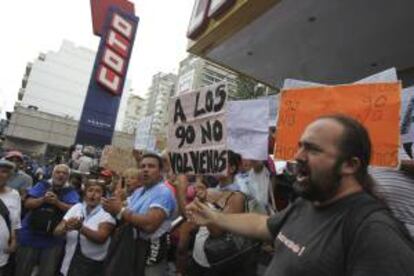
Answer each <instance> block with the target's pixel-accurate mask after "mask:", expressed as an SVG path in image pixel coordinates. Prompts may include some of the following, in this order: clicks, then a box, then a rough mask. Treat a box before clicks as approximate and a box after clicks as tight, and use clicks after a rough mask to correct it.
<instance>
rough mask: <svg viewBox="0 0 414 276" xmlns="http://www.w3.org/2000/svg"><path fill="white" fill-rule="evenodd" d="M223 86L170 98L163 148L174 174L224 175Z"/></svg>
mask: <svg viewBox="0 0 414 276" xmlns="http://www.w3.org/2000/svg"><path fill="white" fill-rule="evenodd" d="M226 105H227V85H226V84H225V83H219V84H216V85H213V86H209V87H205V88H201V89H199V90H197V91H194V92H190V93H185V94H181V95H179V96H176V97H173V98H171V99H170V103H169V109H168V110H169V121H168V141H167V148H168V152H169V157H170V161H171V167H172V169H173V170H174V172H175V173H189V174H215V175H220V174H221V175H222V174H226V172H227V124H226Z"/></svg>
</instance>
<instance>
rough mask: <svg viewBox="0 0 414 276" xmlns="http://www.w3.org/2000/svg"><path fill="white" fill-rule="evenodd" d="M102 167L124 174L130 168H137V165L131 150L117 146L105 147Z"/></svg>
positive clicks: (101, 162) (100, 164)
mask: <svg viewBox="0 0 414 276" xmlns="http://www.w3.org/2000/svg"><path fill="white" fill-rule="evenodd" d="M99 166H100V167H103V168H105V169H108V170H112V171H114V172H116V173H117V174H122V173H123V172H124V171H125V170H126V169H128V168H136V167H137V163H136V161H135V158H134V156H133V155H132V151H131V150H126V149H122V148H119V147H115V146H105V148H104V149H103V151H102V155H101V160H100V163H99Z"/></svg>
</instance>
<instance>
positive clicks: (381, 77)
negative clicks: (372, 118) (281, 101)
mask: <svg viewBox="0 0 414 276" xmlns="http://www.w3.org/2000/svg"><path fill="white" fill-rule="evenodd" d="M396 81H398V77H397V70H396V69H395V68H390V69H387V70H385V71H382V72H379V73H377V74H374V75H372V76H368V77H366V78H363V79H362V80H359V81H356V82H355V83H381V82H396ZM318 86H327V85H326V84H322V83H317V82H310V81H303V80H296V79H285V81H284V82H283V89H296V88H309V87H318Z"/></svg>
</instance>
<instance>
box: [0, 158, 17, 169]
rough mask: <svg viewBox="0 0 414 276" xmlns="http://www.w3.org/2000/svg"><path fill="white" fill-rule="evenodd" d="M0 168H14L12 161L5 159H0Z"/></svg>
mask: <svg viewBox="0 0 414 276" xmlns="http://www.w3.org/2000/svg"><path fill="white" fill-rule="evenodd" d="M0 168H8V169H11V170H13V169H14V168H15V166H14V163H13V162H10V161H8V160H6V159H0Z"/></svg>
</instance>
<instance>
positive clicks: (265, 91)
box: [232, 75, 279, 100]
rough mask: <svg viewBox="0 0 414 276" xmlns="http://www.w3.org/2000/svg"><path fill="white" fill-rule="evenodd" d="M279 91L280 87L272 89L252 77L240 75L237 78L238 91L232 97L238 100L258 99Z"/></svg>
mask: <svg viewBox="0 0 414 276" xmlns="http://www.w3.org/2000/svg"><path fill="white" fill-rule="evenodd" d="M278 91H279V90H278V89H270V88H268V87H267V86H265V85H262V84H260V83H259V82H257V81H255V80H254V79H252V78H249V77H246V76H243V75H239V77H238V78H237V80H236V91H235V93H234V94H233V95H232V97H233V98H235V99H236V100H249V99H257V98H260V97H263V96H267V95H272V94H276V93H277V92H278ZM269 92H270V93H269Z"/></svg>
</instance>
